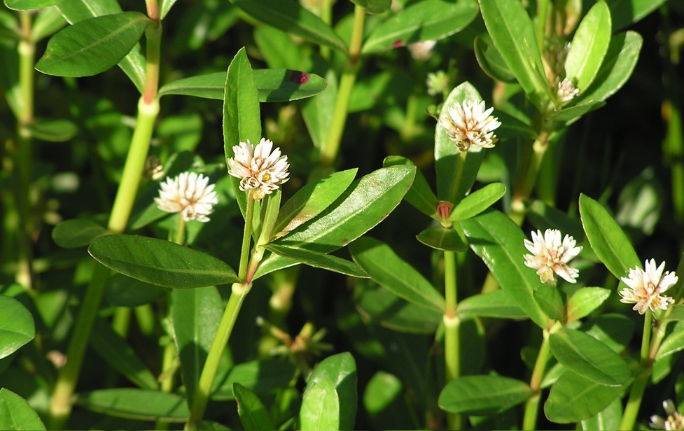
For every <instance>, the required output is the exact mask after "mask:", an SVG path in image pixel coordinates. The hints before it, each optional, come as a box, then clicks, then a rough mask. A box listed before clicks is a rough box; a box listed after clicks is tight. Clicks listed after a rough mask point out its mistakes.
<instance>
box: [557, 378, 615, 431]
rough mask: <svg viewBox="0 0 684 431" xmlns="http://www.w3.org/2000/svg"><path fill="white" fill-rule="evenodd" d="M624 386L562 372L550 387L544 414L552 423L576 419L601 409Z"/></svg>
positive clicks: (563, 422)
mask: <svg viewBox="0 0 684 431" xmlns="http://www.w3.org/2000/svg"><path fill="white" fill-rule="evenodd" d="M625 386H626V385H622V386H605V385H601V384H598V383H596V382H592V381H591V380H588V379H585V378H584V377H582V376H579V375H577V374H575V373H573V372H572V371H566V372H565V373H564V374H563V375H562V376H561V377H560V378H559V379H558V380H557V381H556V383H554V385H553V386H551V393H549V398H548V399H547V400H546V403H544V413H545V414H546V417H547V418H549V420H551V421H553V422H557V423H562V424H566V423H572V422H579V421H581V420H584V419H588V418H590V417H591V416H593V415H595V414H597V413H598V412H600V411H603V409H605V408H606V407H607V406H608V405H609V404H610V403H612V402H613V401H614V400H615V399H616V398H618V397H619V396H620V395H621V394H622V391H623V390H624V388H625Z"/></svg>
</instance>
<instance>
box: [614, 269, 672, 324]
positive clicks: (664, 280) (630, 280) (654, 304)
mask: <svg viewBox="0 0 684 431" xmlns="http://www.w3.org/2000/svg"><path fill="white" fill-rule="evenodd" d="M644 266H645V267H646V270H643V269H641V268H639V267H636V268H632V269H630V270H629V276H628V277H622V281H623V282H624V283H625V284H626V285H627V286H629V288H625V289H622V290H621V291H620V296H622V299H620V302H624V303H628V304H631V303H634V304H635V305H634V307H633V308H632V309H633V310H637V311H638V312H639V314H644V313H645V312H646V309H647V308H650V309H651V311H656V310H667V309H668V307H669V306H670V305H672V304H673V303H674V299H672V298H671V297H669V296H665V295H661V293H663V292H665V291H666V290H667V289H669V288H670V287H672V286H674V285H675V283H677V275H676V274H675V273H674V272H666V273H665V274H663V270H664V269H665V262H663V263H661V264H660V266H658V267H656V263H655V260H654V259H651V260H647V261H646V262H644Z"/></svg>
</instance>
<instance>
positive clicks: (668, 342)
mask: <svg viewBox="0 0 684 431" xmlns="http://www.w3.org/2000/svg"><path fill="white" fill-rule="evenodd" d="M668 333H669V335H668V336H667V337H666V338H665V340H664V341H663V344H661V345H660V348H659V349H658V353H656V360H658V359H662V358H664V357H665V356H668V355H671V354H673V353H676V352H679V351H680V350H683V349H684V321H678V322H677V323H675V324H674V325H673V327H672V329H670V330H668Z"/></svg>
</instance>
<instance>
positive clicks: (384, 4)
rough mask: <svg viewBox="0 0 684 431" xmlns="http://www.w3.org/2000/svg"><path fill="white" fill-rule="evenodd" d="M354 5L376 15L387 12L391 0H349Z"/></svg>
mask: <svg viewBox="0 0 684 431" xmlns="http://www.w3.org/2000/svg"><path fill="white" fill-rule="evenodd" d="M350 1H351V2H352V3H354V4H355V5H357V6H359V7H362V8H363V10H364V11H365V12H366V13H367V14H372V15H377V14H381V13H384V12H387V11H388V10H389V8H390V5H391V4H392V0H350Z"/></svg>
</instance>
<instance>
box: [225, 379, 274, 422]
mask: <svg viewBox="0 0 684 431" xmlns="http://www.w3.org/2000/svg"><path fill="white" fill-rule="evenodd" d="M233 393H234V394H235V399H236V400H237V403H238V414H239V415H240V422H242V426H243V427H244V428H245V430H246V431H261V430H272V429H275V427H274V426H273V422H271V418H270V417H269V416H268V411H266V407H264V405H263V404H262V402H261V400H260V399H259V397H257V395H256V394H255V393H254V392H252V391H250V390H249V389H247V388H246V387H244V386H242V385H241V384H239V383H233Z"/></svg>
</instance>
